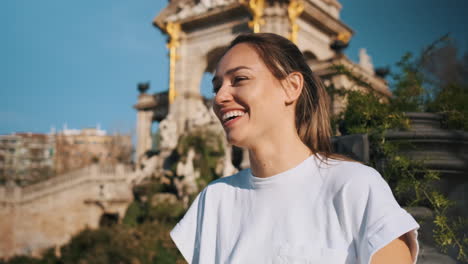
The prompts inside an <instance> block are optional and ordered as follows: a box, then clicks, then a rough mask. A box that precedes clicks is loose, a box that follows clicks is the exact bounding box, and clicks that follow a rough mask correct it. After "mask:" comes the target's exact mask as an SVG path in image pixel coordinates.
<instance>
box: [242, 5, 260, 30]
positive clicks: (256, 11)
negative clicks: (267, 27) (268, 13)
mask: <svg viewBox="0 0 468 264" xmlns="http://www.w3.org/2000/svg"><path fill="white" fill-rule="evenodd" d="M240 3H241V4H244V5H246V6H247V8H248V9H249V11H250V13H251V14H252V16H253V18H252V21H250V22H249V27H250V28H251V29H253V32H254V33H258V32H260V26H261V25H263V24H265V21H264V19H263V18H262V17H263V10H264V8H265V0H240Z"/></svg>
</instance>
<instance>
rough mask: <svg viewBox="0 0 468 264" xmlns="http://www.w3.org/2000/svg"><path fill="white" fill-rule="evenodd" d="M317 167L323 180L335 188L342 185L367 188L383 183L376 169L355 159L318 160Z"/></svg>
mask: <svg viewBox="0 0 468 264" xmlns="http://www.w3.org/2000/svg"><path fill="white" fill-rule="evenodd" d="M317 167H318V169H319V171H320V174H321V175H322V177H323V178H324V180H325V181H326V182H327V183H328V184H329V185H332V186H335V187H337V188H341V187H342V186H344V185H356V187H361V188H367V187H369V186H372V185H375V184H377V185H379V184H382V183H385V181H384V180H383V178H382V176H381V175H380V173H379V172H378V171H377V170H376V169H374V168H372V167H370V166H367V165H364V164H362V163H360V162H356V161H348V160H339V159H331V158H329V159H327V160H324V161H320V163H319V164H318V166H317Z"/></svg>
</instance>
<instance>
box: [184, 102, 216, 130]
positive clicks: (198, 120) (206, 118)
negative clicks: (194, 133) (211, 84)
mask: <svg viewBox="0 0 468 264" xmlns="http://www.w3.org/2000/svg"><path fill="white" fill-rule="evenodd" d="M192 103H193V104H194V105H193V106H194V108H195V109H194V111H193V113H192V114H191V115H190V117H189V119H188V121H187V124H188V129H189V130H190V129H192V128H195V127H201V126H205V125H207V124H209V123H211V122H212V121H213V119H212V115H211V114H210V111H209V109H208V108H207V107H206V106H205V105H204V104H203V102H202V101H199V100H197V101H195V100H194V101H192Z"/></svg>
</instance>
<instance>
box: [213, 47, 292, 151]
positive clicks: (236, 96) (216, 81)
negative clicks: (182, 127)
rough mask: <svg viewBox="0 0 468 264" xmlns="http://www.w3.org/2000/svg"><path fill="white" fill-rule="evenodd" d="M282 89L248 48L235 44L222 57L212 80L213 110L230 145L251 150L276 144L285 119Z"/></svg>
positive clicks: (278, 82)
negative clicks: (213, 92) (262, 144)
mask: <svg viewBox="0 0 468 264" xmlns="http://www.w3.org/2000/svg"><path fill="white" fill-rule="evenodd" d="M281 87H282V86H281V82H280V81H279V80H277V79H276V78H275V77H274V76H273V74H272V73H271V72H270V70H269V69H268V68H267V67H266V65H265V64H264V63H263V61H262V59H261V58H260V57H259V56H258V54H257V52H256V51H255V49H254V48H252V47H251V46H249V45H248V44H245V43H240V44H237V45H235V46H234V47H232V48H231V49H230V50H229V51H228V52H227V53H226V54H225V55H224V56H223V57H222V59H221V61H220V62H219V64H218V67H217V68H216V73H215V77H214V78H213V88H214V91H215V93H216V96H215V98H214V107H213V108H214V112H215V113H216V116H217V117H218V119H219V120H220V121H221V124H222V125H223V127H224V130H225V132H226V137H227V139H228V141H229V143H231V144H233V145H236V146H239V147H247V148H252V147H254V146H255V144H261V143H262V142H265V140H266V141H268V140H275V136H274V133H278V128H279V127H281V124H282V123H283V122H284V121H285V118H286V114H285V111H284V107H285V104H284V91H283V89H282V88H281Z"/></svg>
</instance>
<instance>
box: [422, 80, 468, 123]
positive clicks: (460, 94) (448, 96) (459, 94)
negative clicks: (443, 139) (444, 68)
mask: <svg viewBox="0 0 468 264" xmlns="http://www.w3.org/2000/svg"><path fill="white" fill-rule="evenodd" d="M427 110H428V111H431V112H439V113H442V114H444V115H445V119H444V126H445V127H447V128H451V129H460V130H464V131H468V86H466V87H464V86H463V85H461V84H454V83H451V84H448V85H446V86H444V87H442V88H441V90H440V92H439V93H438V94H437V96H436V97H435V98H434V100H433V101H432V102H429V103H428V106H427Z"/></svg>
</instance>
